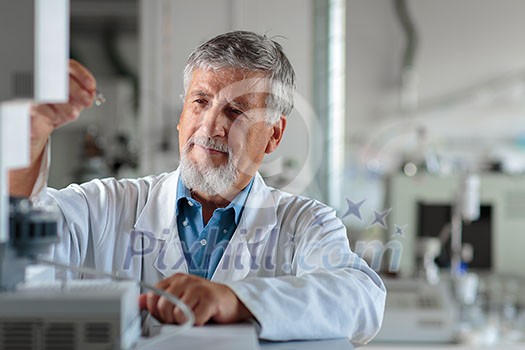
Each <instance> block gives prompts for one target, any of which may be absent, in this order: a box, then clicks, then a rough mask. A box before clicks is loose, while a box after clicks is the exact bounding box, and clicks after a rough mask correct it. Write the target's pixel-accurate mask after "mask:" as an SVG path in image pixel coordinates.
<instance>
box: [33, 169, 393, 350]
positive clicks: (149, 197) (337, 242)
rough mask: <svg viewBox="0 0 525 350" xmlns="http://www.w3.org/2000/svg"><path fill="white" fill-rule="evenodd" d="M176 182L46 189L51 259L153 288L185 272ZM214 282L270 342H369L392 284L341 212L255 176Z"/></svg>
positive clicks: (174, 177)
mask: <svg viewBox="0 0 525 350" xmlns="http://www.w3.org/2000/svg"><path fill="white" fill-rule="evenodd" d="M178 178H179V174H178V171H174V172H172V173H165V174H161V175H158V176H149V177H146V178H141V179H137V180H119V181H117V180H115V179H105V180H94V181H91V182H89V183H85V184H83V185H71V186H69V187H67V188H65V189H63V190H54V189H50V188H49V189H47V190H44V191H43V192H42V193H41V196H43V197H47V198H52V199H54V200H55V201H56V203H57V204H58V206H59V208H60V209H61V213H62V218H61V219H60V222H59V231H60V239H61V241H60V243H59V244H58V245H57V246H56V247H55V248H54V258H55V259H57V260H59V261H62V262H68V263H72V264H76V265H80V266H87V267H94V268H96V269H99V270H103V271H107V272H110V271H111V272H117V273H119V274H120V275H124V276H130V277H133V278H136V279H139V278H140V279H142V280H144V281H146V282H149V283H156V282H157V281H159V280H161V279H164V278H166V277H168V276H171V275H172V274H174V273H177V272H184V273H187V272H188V269H187V265H186V262H185V260H184V255H183V253H182V249H181V244H180V240H179V235H178V232H177V225H176V220H175V199H176V189H177V181H178ZM74 277H84V276H74ZM86 277H87V276H86ZM212 281H215V282H219V283H224V284H226V285H228V286H229V287H230V288H231V289H232V290H233V291H234V292H235V293H236V295H237V296H238V297H239V299H240V300H241V301H242V302H243V303H244V304H245V305H246V307H247V308H248V309H249V310H250V311H251V312H252V313H253V315H254V316H255V318H256V321H257V322H256V324H257V326H258V332H259V336H260V338H263V339H269V340H289V339H320V338H335V337H350V339H351V340H352V342H353V343H356V344H363V343H366V342H368V341H369V340H370V339H371V338H372V337H373V336H374V335H375V334H376V333H377V332H378V330H379V327H380V325H381V322H382V317H383V310H384V303H385V295H386V291H385V287H384V285H383V283H382V281H381V279H380V278H379V277H378V276H377V274H376V273H375V272H374V271H373V270H372V269H370V268H369V267H368V266H367V265H366V263H365V262H364V261H363V260H361V259H360V258H359V257H358V256H357V255H356V254H354V253H352V252H351V251H350V248H349V244H348V239H347V236H346V229H345V227H344V226H343V224H342V223H341V221H340V220H339V219H338V218H337V217H336V216H335V211H334V210H333V209H331V208H329V207H327V206H325V205H324V204H321V203H319V202H317V201H314V200H311V199H308V198H304V197H301V196H296V195H291V194H288V193H285V192H282V191H280V190H277V189H273V188H270V187H268V186H266V184H265V183H264V181H263V179H262V178H261V176H260V175H258V174H257V175H256V176H255V181H254V184H253V187H252V190H251V192H250V194H249V196H248V199H247V202H246V206H245V209H244V211H243V214H242V217H241V219H240V222H239V225H238V227H237V230H236V231H235V233H234V234H233V237H232V239H231V241H230V242H229V244H228V246H227V248H226V250H225V253H224V255H223V257H222V259H221V261H220V263H219V265H218V267H217V270H216V271H215V274H214V275H213V278H212Z"/></svg>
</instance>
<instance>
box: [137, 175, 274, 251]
mask: <svg viewBox="0 0 525 350" xmlns="http://www.w3.org/2000/svg"><path fill="white" fill-rule="evenodd" d="M178 181H179V169H177V170H175V171H173V172H171V173H169V174H167V175H166V176H165V177H164V178H163V179H161V180H160V181H159V182H158V183H157V184H155V185H154V187H153V188H152V189H151V193H150V194H149V196H148V200H147V202H146V204H145V205H144V208H143V209H142V212H141V213H140V214H139V216H138V219H137V221H136V222H135V226H134V227H135V229H137V230H141V231H147V232H149V233H151V234H153V235H154V236H155V237H156V238H157V239H160V240H168V238H169V234H168V233H169V232H170V231H172V230H175V232H176V229H177V228H176V221H175V210H176V205H175V204H176V198H177V185H178ZM275 209H276V202H275V199H274V198H273V196H272V193H271V192H270V189H269V188H268V187H267V186H266V184H265V183H264V180H263V179H262V177H261V175H260V174H259V173H257V174H255V177H254V180H253V186H252V188H251V190H250V193H249V195H248V198H247V200H246V204H245V208H244V212H243V215H242V216H241V219H240V223H239V225H238V227H237V230H236V233H237V232H238V231H240V233H242V234H243V236H244V237H245V238H246V239H247V240H250V241H252V240H257V241H260V240H261V239H262V238H261V237H260V234H257V230H259V231H260V230H266V229H267V228H268V227H273V226H274V225H275V223H276V222H277V216H276V212H275ZM242 229H244V230H242Z"/></svg>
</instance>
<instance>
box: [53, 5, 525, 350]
mask: <svg viewBox="0 0 525 350" xmlns="http://www.w3.org/2000/svg"><path fill="white" fill-rule="evenodd" d="M523 13H525V2H522V1H517V0H498V1H494V0H440V1H435V0H412V1H410V0H347V1H344V0H285V1H282V0H266V1H256V0H194V1H174V0H143V1H140V0H72V1H71V57H73V58H75V59H77V60H78V61H80V62H82V63H83V64H84V65H86V66H87V67H88V68H89V69H90V70H91V71H92V72H93V74H94V75H95V76H96V78H97V81H98V87H99V90H100V91H101V92H102V93H103V94H104V96H105V99H106V102H105V103H104V104H102V105H101V106H98V107H97V106H94V107H92V108H90V109H89V110H87V111H86V112H85V113H84V114H83V115H82V116H81V118H80V119H79V121H77V122H75V123H71V124H69V125H67V126H65V127H63V128H61V129H59V130H57V131H56V132H55V133H54V134H53V138H52V152H53V153H52V154H53V156H52V162H51V172H50V179H49V184H50V185H51V186H52V187H64V186H67V185H68V184H70V183H72V182H83V181H87V180H89V179H92V178H95V177H105V176H115V177H118V178H122V177H136V176H142V175H146V174H151V173H159V172H163V171H171V170H173V169H175V168H176V167H177V164H178V157H179V154H178V140H177V132H176V125H177V122H178V118H179V114H180V111H181V109H182V101H181V98H180V95H181V94H182V71H183V68H184V65H185V61H186V59H187V57H188V55H189V53H190V52H191V50H192V49H193V48H194V47H195V46H197V45H198V44H200V43H202V42H203V41H205V40H207V39H209V38H211V37H213V36H215V35H217V34H220V33H223V32H226V31H230V30H235V29H247V30H253V31H256V32H259V33H263V34H266V35H267V36H269V37H272V38H274V39H275V40H276V41H278V42H279V43H281V45H282V46H283V47H284V49H285V52H286V53H287V55H288V57H289V59H290V61H291V62H292V64H293V66H294V67H295V70H296V74H297V80H298V92H297V96H296V108H295V110H294V112H293V113H292V115H291V116H290V117H289V119H288V127H287V130H286V133H285V137H284V140H283V143H282V144H281V146H280V148H279V150H278V151H277V152H276V153H275V154H272V155H271V156H270V157H268V158H267V159H266V160H265V162H264V164H263V167H262V168H261V174H262V175H263V176H264V177H265V179H266V181H267V182H268V183H269V184H270V185H272V186H275V187H279V188H283V189H284V190H287V191H290V192H294V193H301V194H304V195H307V196H311V197H314V198H317V199H319V200H321V201H323V202H326V203H328V204H330V205H332V206H333V207H334V208H336V210H337V213H338V216H339V217H340V218H341V219H342V220H343V222H344V223H345V225H346V226H347V228H348V233H349V238H350V241H351V245H352V248H353V249H354V250H355V251H356V252H357V253H358V254H360V255H361V256H363V257H364V258H365V259H366V260H367V261H368V262H369V263H370V264H371V265H372V267H373V268H374V269H376V270H377V271H378V272H380V273H381V274H382V275H383V276H384V277H385V281H386V283H387V287H388V289H389V297H388V302H387V311H386V314H385V323H384V327H383V330H382V331H381V333H380V334H379V336H378V338H377V340H376V341H375V342H374V343H375V344H373V345H371V346H370V347H377V348H381V347H385V348H389V347H390V346H391V345H390V344H398V345H399V346H402V347H406V345H405V344H414V343H417V344H421V343H423V344H429V343H433V344H436V343H438V344H452V343H462V344H469V346H470V345H471V346H478V345H479V344H484V345H498V346H501V344H506V345H507V346H510V345H508V344H518V343H520V342H522V341H523V340H524V339H525V337H524V336H523V334H522V333H523V332H524V331H525V311H524V305H525V293H524V292H523V291H524V290H525V289H524V288H525V281H524V279H523V277H524V276H525V272H524V269H523V266H525V254H524V253H523V248H524V247H525V215H524V214H523V212H524V209H525V177H524V173H525V60H524V57H525V46H524V45H522V44H520V43H521V40H520V39H519V38H520V37H521V34H522V33H523V32H525V22H524V21H523V16H522V15H523ZM348 297H351V296H348ZM400 344H402V345H400ZM446 346H448V345H443V347H446Z"/></svg>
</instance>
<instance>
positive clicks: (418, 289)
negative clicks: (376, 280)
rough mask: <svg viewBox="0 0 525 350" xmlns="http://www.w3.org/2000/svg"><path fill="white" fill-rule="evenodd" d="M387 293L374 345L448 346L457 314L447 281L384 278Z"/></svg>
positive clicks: (453, 332) (455, 326) (452, 336)
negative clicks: (380, 324)
mask: <svg viewBox="0 0 525 350" xmlns="http://www.w3.org/2000/svg"><path fill="white" fill-rule="evenodd" d="M384 282H385V286H386V289H387V291H388V294H387V297H386V307H385V315H384V318H383V326H382V327H381V330H380V331H379V334H378V335H377V336H376V338H375V339H374V341H373V342H404V343H405V342H414V343H423V342H424V343H450V342H453V341H454V340H455V337H456V333H457V324H458V312H457V307H456V304H455V302H454V299H453V296H452V294H451V286H450V283H449V282H447V281H443V280H442V281H440V283H439V284H438V285H431V284H428V283H427V282H426V281H425V280H422V279H417V280H416V279H385V280H384Z"/></svg>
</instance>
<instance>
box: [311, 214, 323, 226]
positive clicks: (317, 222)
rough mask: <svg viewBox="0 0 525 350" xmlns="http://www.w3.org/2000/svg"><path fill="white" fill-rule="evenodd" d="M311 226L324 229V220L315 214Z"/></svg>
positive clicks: (321, 216)
mask: <svg viewBox="0 0 525 350" xmlns="http://www.w3.org/2000/svg"><path fill="white" fill-rule="evenodd" d="M312 226H321V227H324V218H323V215H321V214H317V215H316V216H315V220H314V222H312Z"/></svg>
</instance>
